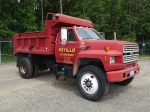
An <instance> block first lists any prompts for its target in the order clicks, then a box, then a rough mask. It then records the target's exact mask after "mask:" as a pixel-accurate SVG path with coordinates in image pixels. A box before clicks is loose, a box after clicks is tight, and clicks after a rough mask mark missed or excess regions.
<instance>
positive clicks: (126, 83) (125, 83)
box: [114, 77, 134, 86]
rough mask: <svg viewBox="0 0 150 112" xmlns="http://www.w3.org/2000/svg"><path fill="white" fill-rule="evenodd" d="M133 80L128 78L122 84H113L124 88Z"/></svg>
mask: <svg viewBox="0 0 150 112" xmlns="http://www.w3.org/2000/svg"><path fill="white" fill-rule="evenodd" d="M133 79H134V77H131V78H129V79H127V80H124V81H122V82H115V83H114V84H116V85H121V86H126V85H128V84H130V83H131V82H132V81H133Z"/></svg>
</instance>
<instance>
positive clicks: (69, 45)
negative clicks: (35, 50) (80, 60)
mask: <svg viewBox="0 0 150 112" xmlns="http://www.w3.org/2000/svg"><path fill="white" fill-rule="evenodd" d="M61 33H63V32H61ZM61 36H62V34H60V35H59V36H58V38H57V41H56V47H55V54H56V62H59V63H66V64H72V63H73V62H74V60H75V58H76V56H77V54H78V52H79V40H78V38H77V37H76V35H75V33H74V31H73V29H71V28H70V29H67V33H66V37H67V38H66V39H67V41H66V43H65V44H64V45H63V43H62V38H61Z"/></svg>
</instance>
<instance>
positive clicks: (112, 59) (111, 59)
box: [110, 56, 115, 64]
mask: <svg viewBox="0 0 150 112" xmlns="http://www.w3.org/2000/svg"><path fill="white" fill-rule="evenodd" d="M114 63H115V57H114V56H111V57H110V64H114Z"/></svg>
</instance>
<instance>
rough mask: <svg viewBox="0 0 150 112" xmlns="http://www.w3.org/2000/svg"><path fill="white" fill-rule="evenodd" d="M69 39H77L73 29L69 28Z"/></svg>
mask: <svg viewBox="0 0 150 112" xmlns="http://www.w3.org/2000/svg"><path fill="white" fill-rule="evenodd" d="M67 41H76V37H75V35H74V32H73V31H72V29H68V37H67Z"/></svg>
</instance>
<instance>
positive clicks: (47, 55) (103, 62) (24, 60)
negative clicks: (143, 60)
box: [13, 13, 140, 101]
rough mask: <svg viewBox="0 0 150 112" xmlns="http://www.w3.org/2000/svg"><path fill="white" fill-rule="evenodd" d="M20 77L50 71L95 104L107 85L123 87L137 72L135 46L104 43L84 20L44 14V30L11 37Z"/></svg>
mask: <svg viewBox="0 0 150 112" xmlns="http://www.w3.org/2000/svg"><path fill="white" fill-rule="evenodd" d="M13 47H14V55H15V56H16V57H17V67H18V68H19V72H20V76H21V77H22V78H25V79H29V78H31V77H36V76H37V75H38V73H39V71H43V70H47V69H49V68H50V69H51V70H52V71H53V72H54V74H55V75H56V78H57V79H58V78H59V77H60V76H64V77H67V78H76V82H77V87H78V90H79V92H80V94H81V95H82V96H83V97H84V98H86V99H88V100H92V101H97V100H99V99H101V98H102V97H103V96H104V95H106V94H107V92H108V90H109V83H110V82H113V83H115V84H119V85H123V86H126V85H128V84H129V83H131V82H132V81H133V79H134V76H135V75H137V74H138V73H139V70H140V67H139V65H138V64H137V62H138V56H139V47H138V45H137V44H136V43H133V42H127V41H115V40H105V39H104V38H103V37H102V35H100V34H99V32H98V31H96V30H95V29H94V28H93V23H92V22H91V21H88V20H84V19H80V18H76V17H71V16H67V15H63V14H54V13H48V14H47V19H46V24H45V29H44V31H37V32H28V33H18V34H15V35H14V36H13Z"/></svg>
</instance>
